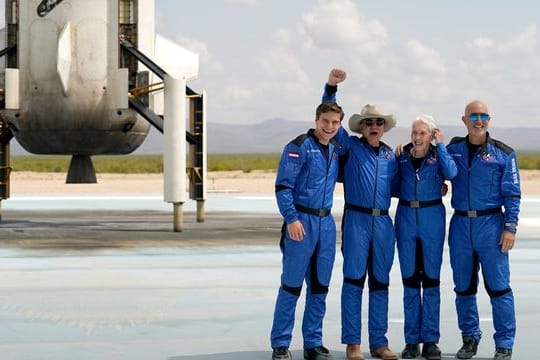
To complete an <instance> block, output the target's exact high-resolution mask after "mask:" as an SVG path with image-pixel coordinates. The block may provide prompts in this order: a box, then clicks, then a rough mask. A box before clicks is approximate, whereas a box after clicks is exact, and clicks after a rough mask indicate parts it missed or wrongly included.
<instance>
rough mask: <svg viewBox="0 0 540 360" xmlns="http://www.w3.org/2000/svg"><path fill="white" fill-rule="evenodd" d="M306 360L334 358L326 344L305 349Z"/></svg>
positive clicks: (331, 359) (328, 359)
mask: <svg viewBox="0 0 540 360" xmlns="http://www.w3.org/2000/svg"><path fill="white" fill-rule="evenodd" d="M304 359H305V360H334V358H333V357H332V355H330V351H328V349H327V348H325V347H324V346H317V347H316V348H312V349H304Z"/></svg>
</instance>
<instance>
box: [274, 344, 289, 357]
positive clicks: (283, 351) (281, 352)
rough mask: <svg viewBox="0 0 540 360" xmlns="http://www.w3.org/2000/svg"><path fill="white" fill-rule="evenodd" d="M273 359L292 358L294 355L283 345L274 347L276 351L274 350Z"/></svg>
mask: <svg viewBox="0 0 540 360" xmlns="http://www.w3.org/2000/svg"><path fill="white" fill-rule="evenodd" d="M272 360H292V355H291V352H290V351H289V349H287V348H286V347H284V346H281V347H277V348H274V351H272Z"/></svg>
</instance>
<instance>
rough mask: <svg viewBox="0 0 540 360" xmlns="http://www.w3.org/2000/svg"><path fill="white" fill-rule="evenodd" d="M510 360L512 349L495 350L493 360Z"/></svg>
mask: <svg viewBox="0 0 540 360" xmlns="http://www.w3.org/2000/svg"><path fill="white" fill-rule="evenodd" d="M511 359H512V349H504V348H498V349H497V350H495V356H494V357H493V360H511Z"/></svg>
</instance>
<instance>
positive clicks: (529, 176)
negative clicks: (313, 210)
mask: <svg viewBox="0 0 540 360" xmlns="http://www.w3.org/2000/svg"><path fill="white" fill-rule="evenodd" d="M520 175H521V188H522V191H523V194H526V195H540V170H522V171H521V173H520ZM97 178H98V183H97V184H66V183H65V179H66V174H65V173H34V172H13V173H11V185H10V189H11V196H16V195H24V194H51V193H52V194H54V193H57V194H58V193H79V194H80V193H98V194H99V193H102V194H117V193H130V194H141V193H142V194H149V193H152V194H160V193H163V175H162V174H98V175H97ZM207 178H208V183H207V191H208V192H243V193H273V192H274V181H275V173H273V172H263V171H253V172H250V173H243V172H241V171H224V172H210V173H208V177H207ZM336 192H337V193H341V192H342V189H341V186H340V185H338V186H337V189H336Z"/></svg>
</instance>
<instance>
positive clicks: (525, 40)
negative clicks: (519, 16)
mask: <svg viewBox="0 0 540 360" xmlns="http://www.w3.org/2000/svg"><path fill="white" fill-rule="evenodd" d="M536 49H537V38H536V25H531V26H529V27H528V28H527V29H525V31H523V32H521V33H519V34H517V35H516V36H514V37H513V38H512V39H510V41H508V42H506V43H501V44H500V45H499V46H498V50H499V51H500V52H502V53H510V54H515V53H533V52H534V51H535V50H536Z"/></svg>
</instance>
